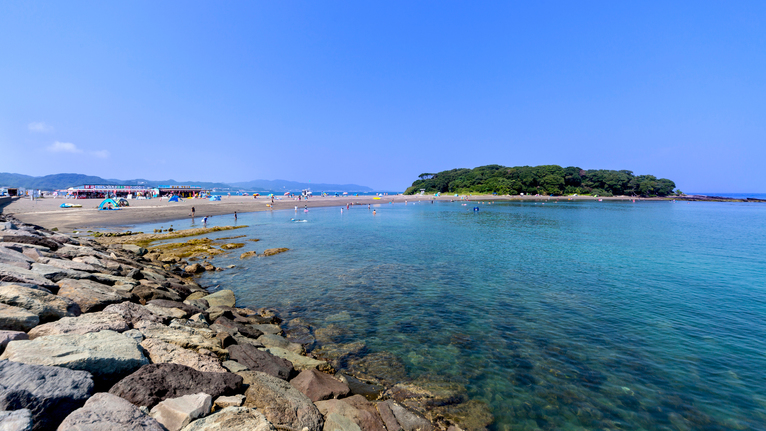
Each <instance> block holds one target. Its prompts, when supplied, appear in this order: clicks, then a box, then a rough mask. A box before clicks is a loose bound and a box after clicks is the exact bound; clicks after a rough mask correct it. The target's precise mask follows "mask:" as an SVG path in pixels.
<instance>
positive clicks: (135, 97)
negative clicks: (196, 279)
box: [0, 0, 766, 192]
mask: <svg viewBox="0 0 766 431" xmlns="http://www.w3.org/2000/svg"><path fill="white" fill-rule="evenodd" d="M765 162H766V1H763V0H758V1H734V2H732V1H720V2H707V1H683V2H680V1H679V2H671V1H667V0H664V1H656V2H649V1H631V2H626V1H611V0H610V1H603V2H595V1H561V2H556V1H525V2H511V1H497V2H469V1H459V2H452V1H431V2H427V1H413V0H407V1H401V2H395V1H382V2H373V1H353V2H336V1H311V2H294V1H242V2H235V1H226V2H219V1H204V2H193V1H182V2H171V1H132V0H131V1H94V2H79V1H55V2H39V1H4V2H1V3H0V172H15V173H22V174H27V175H47V174H52V173H61V172H74V173H83V174H90V175H99V176H102V177H106V178H119V179H130V178H149V179H169V178H172V179H175V180H179V181H184V180H190V179H195V180H200V181H222V182H233V181H247V180H252V179H287V180H294V181H311V182H323V183H356V184H362V185H367V186H371V187H373V188H376V189H384V190H404V188H405V187H407V186H408V185H410V184H411V183H412V181H413V180H415V179H416V178H417V176H418V175H419V174H420V173H423V172H437V171H440V170H445V169H452V168H457V167H475V166H480V165H485V164H502V165H509V166H515V165H539V164H558V165H562V166H571V165H574V166H579V167H582V168H584V169H596V168H603V169H629V170H632V171H634V172H635V173H636V174H654V175H657V176H659V177H666V178H670V179H672V180H674V181H675V182H676V184H677V186H678V187H679V188H681V189H682V190H684V191H704V192H757V191H764V190H766V186H765V185H764V182H763V178H764V175H763V173H764V172H765V171H766V168H764V163H765Z"/></svg>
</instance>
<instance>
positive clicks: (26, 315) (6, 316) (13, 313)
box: [0, 303, 40, 347]
mask: <svg viewBox="0 0 766 431" xmlns="http://www.w3.org/2000/svg"><path fill="white" fill-rule="evenodd" d="M39 323H40V318H39V317H37V315H36V314H33V313H30V312H29V311H27V310H25V309H23V308H21V307H14V306H12V305H6V304H2V303H0V329H2V330H4V331H29V330H30V329H32V328H34V327H35V326H37V325H38V324H39ZM6 344H7V343H6ZM3 347H5V346H3Z"/></svg>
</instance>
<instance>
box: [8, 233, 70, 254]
mask: <svg viewBox="0 0 766 431" xmlns="http://www.w3.org/2000/svg"><path fill="white" fill-rule="evenodd" d="M0 242H13V243H17V244H24V245H27V244H28V245H39V246H43V247H47V248H49V249H51V250H57V249H58V248H59V247H61V243H59V242H56V241H53V240H52V239H48V238H45V237H42V236H39V235H35V234H32V233H30V232H26V231H22V230H15V231H13V230H12V231H4V232H3V236H0Z"/></svg>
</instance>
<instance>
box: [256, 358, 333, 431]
mask: <svg viewBox="0 0 766 431" xmlns="http://www.w3.org/2000/svg"><path fill="white" fill-rule="evenodd" d="M248 373H249V376H250V379H249V382H250V387H249V388H248V389H247V392H246V393H245V396H246V397H247V399H246V400H245V406H246V407H255V408H257V409H258V410H259V411H261V412H262V413H263V414H264V416H266V419H268V420H269V422H271V423H272V424H274V425H282V426H288V427H291V428H294V429H297V430H300V429H302V428H303V427H307V428H308V429H309V431H318V430H320V429H322V424H323V423H324V421H323V419H322V414H321V413H320V412H319V410H318V409H317V407H316V406H315V405H314V403H312V402H311V400H310V399H308V397H307V396H305V395H303V394H302V393H300V391H298V390H297V389H295V388H294V387H292V386H290V384H289V383H287V382H286V381H284V380H281V379H278V378H276V377H272V376H270V375H268V374H266V373H260V372H252V371H249V372H248Z"/></svg>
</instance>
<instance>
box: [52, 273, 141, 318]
mask: <svg viewBox="0 0 766 431" xmlns="http://www.w3.org/2000/svg"><path fill="white" fill-rule="evenodd" d="M58 284H59V292H58V294H59V296H62V297H65V298H69V299H71V300H72V301H74V302H75V303H77V305H79V306H80V310H82V312H83V313H88V312H91V311H99V310H103V309H104V307H106V306H107V305H109V304H119V303H120V302H123V301H127V300H130V298H131V295H130V294H129V293H126V292H123V291H120V290H117V289H115V288H114V287H112V286H109V285H106V284H101V283H97V282H95V281H91V280H73V279H65V280H61V281H59V283H58Z"/></svg>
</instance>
